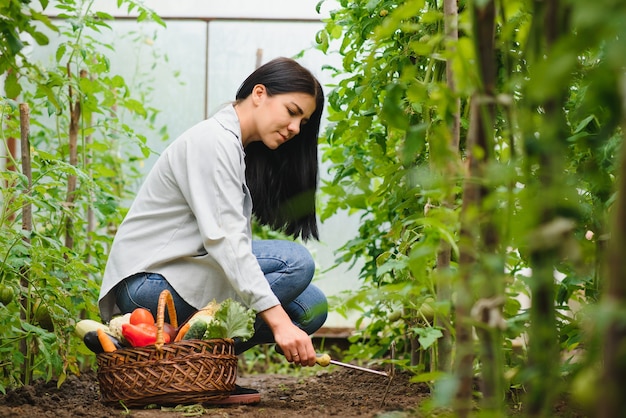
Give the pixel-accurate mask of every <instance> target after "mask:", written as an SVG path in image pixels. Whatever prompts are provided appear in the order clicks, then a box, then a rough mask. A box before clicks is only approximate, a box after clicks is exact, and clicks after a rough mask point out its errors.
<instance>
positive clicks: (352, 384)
mask: <svg viewBox="0 0 626 418" xmlns="http://www.w3.org/2000/svg"><path fill="white" fill-rule="evenodd" d="M237 384H239V385H241V386H245V387H249V388H254V389H256V390H258V391H259V392H260V393H261V403H259V404H257V405H249V406H241V405H240V406H220V407H217V406H210V405H204V406H200V405H195V406H188V407H187V408H181V407H178V410H173V409H172V408H157V409H145V408H133V409H130V410H129V411H125V410H124V409H121V408H113V407H109V406H105V405H103V404H102V403H101V402H100V392H99V387H98V381H97V377H96V374H95V373H93V372H89V373H86V374H83V375H81V376H70V377H69V378H68V379H67V380H66V381H65V382H64V383H63V384H62V385H61V387H60V388H57V387H56V386H57V385H56V382H55V381H51V382H49V383H44V382H37V383H36V384H34V385H31V386H26V387H23V388H20V389H17V390H13V391H9V392H7V394H6V395H3V396H0V418H5V417H29V418H43V417H55V418H60V417H85V418H106V417H121V416H126V417H132V418H173V417H185V416H202V417H271V418H283V417H294V416H299V417H340V418H351V417H361V418H363V417H376V416H381V414H382V415H385V416H387V414H385V412H390V411H396V412H394V413H392V415H393V416H394V417H400V416H408V415H409V413H410V411H411V410H412V409H413V408H415V407H416V406H417V405H418V404H419V403H420V402H421V401H422V400H424V399H425V398H427V397H428V396H429V391H428V387H427V386H426V385H423V384H413V383H409V376H408V375H405V374H396V375H395V376H394V377H393V378H392V379H391V380H389V379H388V378H387V377H384V376H379V375H376V374H371V373H365V372H360V371H353V370H349V369H335V368H331V369H324V370H323V371H319V372H317V373H316V374H313V375H307V376H296V375H284V374H251V375H247V376H240V377H238V378H237ZM400 411H405V413H406V414H404V413H400ZM194 412H195V413H194ZM390 413H391V412H390ZM396 413H398V415H396ZM392 415H389V416H392Z"/></svg>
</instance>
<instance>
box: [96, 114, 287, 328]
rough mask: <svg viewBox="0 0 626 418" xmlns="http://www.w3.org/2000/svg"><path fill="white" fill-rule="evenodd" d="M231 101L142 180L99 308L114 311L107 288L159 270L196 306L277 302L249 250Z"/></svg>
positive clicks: (248, 203)
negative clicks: (232, 302) (142, 182)
mask: <svg viewBox="0 0 626 418" xmlns="http://www.w3.org/2000/svg"><path fill="white" fill-rule="evenodd" d="M244 156H245V153H244V149H243V145H242V142H241V129H240V125H239V120H238V118H237V113H236V112H235V109H234V107H233V106H232V105H229V106H227V107H225V108H224V109H222V110H220V111H219V112H218V113H217V114H215V115H214V116H213V117H212V118H210V119H208V120H205V121H203V122H200V123H198V124H197V125H195V126H193V127H192V128H190V129H189V130H187V131H186V132H184V133H183V134H182V135H181V136H180V137H179V138H177V139H176V140H175V141H174V142H173V143H172V144H170V145H169V146H168V147H167V148H166V150H165V151H164V152H163V154H162V155H161V156H160V157H159V159H158V160H157V161H156V163H155V165H154V167H153V168H152V170H151V171H150V173H149V174H148V176H147V177H146V180H145V182H144V184H143V185H142V186H141V188H140V190H139V192H138V194H137V196H136V198H135V201H134V202H133V204H132V206H131V208H130V210H129V212H128V214H127V216H126V218H125V219H124V221H123V222H122V224H121V225H120V227H119V230H118V231H117V234H116V236H115V239H114V241H113V246H112V248H111V252H110V254H109V259H108V261H107V265H106V269H105V272H104V277H103V279H102V288H101V290H100V297H99V307H100V314H101V317H102V319H103V320H105V321H107V320H109V319H110V318H111V316H112V315H113V314H115V313H118V312H119V308H118V307H117V306H116V305H115V295H114V293H115V292H112V289H113V288H114V287H115V285H117V284H118V283H120V282H121V281H122V280H123V279H124V278H126V277H128V276H131V275H133V274H135V273H141V272H150V273H159V274H161V275H163V276H164V277H165V278H166V279H167V281H168V282H169V283H170V284H171V285H172V287H173V288H174V289H175V290H176V292H178V294H179V295H180V296H181V297H182V298H183V299H185V301H187V303H189V304H190V305H192V306H194V307H196V308H198V309H199V308H202V307H204V306H205V305H206V304H207V303H208V302H210V301H211V300H213V299H216V300H217V301H218V302H219V301H222V300H224V299H227V298H233V299H235V300H238V301H240V302H242V303H244V304H245V305H246V306H248V307H250V308H252V309H254V310H256V311H257V312H260V311H263V310H266V309H269V308H271V307H272V306H276V305H278V304H279V303H280V302H279V301H278V298H277V297H276V296H275V295H274V293H273V292H272V290H271V289H270V286H269V284H268V282H267V280H266V279H265V277H264V275H263V273H262V271H261V269H260V267H259V264H258V262H257V260H256V257H255V256H254V254H253V253H252V232H251V227H250V222H251V216H252V198H251V196H250V192H249V190H248V187H247V186H246V177H245V160H244Z"/></svg>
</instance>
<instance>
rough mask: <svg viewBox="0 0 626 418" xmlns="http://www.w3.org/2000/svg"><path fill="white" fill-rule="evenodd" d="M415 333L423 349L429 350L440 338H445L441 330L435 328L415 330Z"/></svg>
mask: <svg viewBox="0 0 626 418" xmlns="http://www.w3.org/2000/svg"><path fill="white" fill-rule="evenodd" d="M413 331H414V332H415V333H416V334H417V335H418V338H417V339H418V341H419V343H420V345H421V346H422V348H423V349H427V348H429V347H430V346H431V345H433V344H434V343H435V342H436V341H437V340H438V339H439V338H441V337H443V334H442V332H441V330H440V329H438V328H433V327H424V328H414V329H413Z"/></svg>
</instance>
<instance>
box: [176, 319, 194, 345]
mask: <svg viewBox="0 0 626 418" xmlns="http://www.w3.org/2000/svg"><path fill="white" fill-rule="evenodd" d="M190 326H191V325H190V324H189V321H187V322H186V323H185V324H183V326H182V327H180V329H179V330H178V334H176V338H174V342H178V341H182V339H183V337H184V336H185V334H186V333H187V331H189V327H190Z"/></svg>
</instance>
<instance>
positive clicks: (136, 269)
mask: <svg viewBox="0 0 626 418" xmlns="http://www.w3.org/2000/svg"><path fill="white" fill-rule="evenodd" d="M323 105H324V93H323V91H322V88H321V86H320V83H319V82H318V81H317V80H316V78H315V77H314V76H313V75H312V74H311V73H310V72H309V71H308V70H307V69H305V68H303V67H302V66H301V65H299V64H298V63H297V62H296V61H294V60H291V59H287V58H278V59H275V60H272V61H270V62H268V63H267V64H265V65H263V66H261V67H259V68H258V69H257V70H256V71H254V72H253V73H252V74H251V75H250V76H249V77H248V78H247V79H246V80H245V81H244V82H243V84H242V85H241V87H240V88H239V90H238V92H237V95H236V101H235V102H234V103H233V104H231V105H228V106H226V107H225V108H223V109H222V110H220V111H219V112H217V113H216V114H215V115H214V116H213V117H211V118H210V119H208V120H206V121H203V122H200V123H199V124H197V125H195V126H194V127H192V128H191V129H189V130H188V131H186V132H185V133H183V134H182V135H181V136H180V137H179V138H177V139H176V140H175V141H174V142H173V143H172V144H171V145H170V146H169V147H168V148H167V149H166V150H165V151H164V152H163V153H162V155H161V156H160V157H159V159H158V160H157V161H156V163H155V165H154V167H153V168H152V170H151V171H150V173H149V174H148V176H147V178H146V180H145V182H144V184H143V185H142V187H141V189H140V190H139V192H138V194H137V196H136V199H135V201H134V202H133V204H132V206H131V208H130V210H129V212H128V214H127V216H126V218H125V219H124V222H123V223H122V224H121V225H120V227H119V230H118V231H117V234H116V236H115V239H114V242H113V246H112V248H111V252H110V255H109V259H108V262H107V266H106V269H105V273H104V278H103V282H102V288H101V292H100V300H99V306H100V312H101V316H102V318H103V320H109V319H110V318H111V317H112V315H114V314H116V313H125V312H131V311H132V310H133V309H135V308H137V307H144V308H148V309H150V310H151V311H152V312H153V313H154V314H155V313H156V305H157V300H158V295H159V294H160V293H161V291H162V290H163V289H168V290H169V291H170V292H171V293H172V296H173V298H174V301H175V306H176V311H177V314H178V316H179V317H180V318H181V320H184V319H186V318H188V317H189V316H191V315H192V314H193V313H194V312H195V311H196V310H197V309H200V308H202V307H204V306H205V305H206V304H207V303H208V302H210V301H211V300H213V299H216V300H217V301H218V302H219V301H222V300H225V299H227V298H233V299H236V300H239V301H241V302H242V303H244V304H245V305H246V306H248V307H250V308H252V309H254V310H255V311H256V312H257V313H258V317H257V323H256V325H255V334H254V336H253V337H252V339H250V340H249V341H246V342H240V341H238V342H236V345H235V348H236V351H237V353H241V352H243V351H245V350H246V349H248V348H250V347H252V346H254V345H256V344H263V343H273V342H275V343H276V344H277V345H278V346H279V348H280V350H281V351H282V352H283V353H284V355H285V357H286V358H287V360H288V361H290V362H293V363H296V364H300V365H302V366H313V365H314V364H315V350H314V348H313V345H312V343H311V339H310V337H309V335H310V334H312V333H313V332H315V331H316V330H317V329H319V328H320V327H321V326H322V324H323V323H324V321H325V320H326V315H327V302H326V298H325V296H324V294H323V293H322V292H321V291H320V290H319V289H318V288H317V287H315V286H314V285H312V284H311V280H312V278H313V273H314V270H315V266H314V262H313V260H312V258H311V255H310V254H309V253H308V251H307V250H306V249H305V247H303V246H302V245H300V244H298V243H296V242H293V241H279V240H268V241H253V240H252V233H251V219H252V216H254V217H255V218H256V219H257V220H258V221H259V222H260V223H262V224H265V225H269V226H270V227H272V228H274V229H276V230H282V231H284V232H285V233H287V234H288V235H291V236H293V237H294V238H298V237H300V238H302V239H304V240H306V239H309V238H315V239H317V238H318V230H317V221H316V217H315V192H316V189H317V181H318V159H317V140H318V134H319V127H320V119H321V114H322V110H323Z"/></svg>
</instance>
